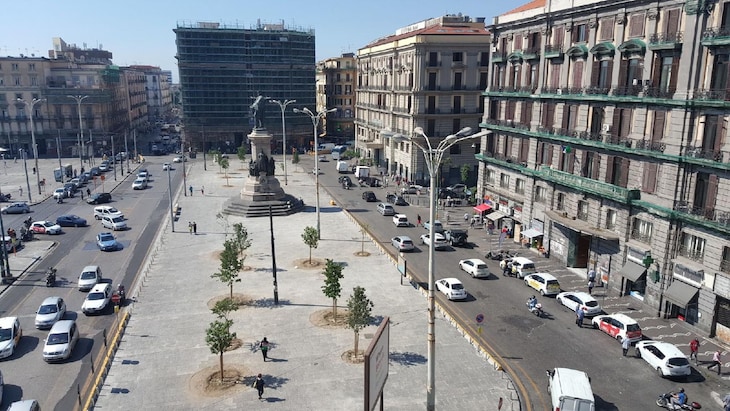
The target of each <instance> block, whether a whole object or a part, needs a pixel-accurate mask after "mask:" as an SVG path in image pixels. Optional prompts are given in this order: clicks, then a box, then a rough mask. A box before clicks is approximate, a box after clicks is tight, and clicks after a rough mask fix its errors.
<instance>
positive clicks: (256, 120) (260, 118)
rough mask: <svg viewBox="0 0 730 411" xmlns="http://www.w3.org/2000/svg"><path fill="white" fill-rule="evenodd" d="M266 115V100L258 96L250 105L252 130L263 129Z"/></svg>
mask: <svg viewBox="0 0 730 411" xmlns="http://www.w3.org/2000/svg"><path fill="white" fill-rule="evenodd" d="M265 114H266V99H265V97H264V96H262V95H261V94H259V95H258V96H257V97H256V100H254V102H253V104H251V116H252V117H253V128H254V129H257V128H259V129H263V128H265V127H264V115H265Z"/></svg>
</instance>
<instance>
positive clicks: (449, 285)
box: [436, 278, 467, 300]
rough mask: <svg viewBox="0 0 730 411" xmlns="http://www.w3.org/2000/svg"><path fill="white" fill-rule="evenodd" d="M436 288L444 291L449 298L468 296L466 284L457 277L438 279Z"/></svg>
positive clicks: (459, 298)
mask: <svg viewBox="0 0 730 411" xmlns="http://www.w3.org/2000/svg"><path fill="white" fill-rule="evenodd" d="M436 289H437V290H439V291H441V292H442V293H444V295H445V296H446V298H448V299H449V300H464V299H466V297H467V293H466V289H465V288H464V284H462V283H461V281H459V280H458V279H456V278H443V279H441V280H438V281H436Z"/></svg>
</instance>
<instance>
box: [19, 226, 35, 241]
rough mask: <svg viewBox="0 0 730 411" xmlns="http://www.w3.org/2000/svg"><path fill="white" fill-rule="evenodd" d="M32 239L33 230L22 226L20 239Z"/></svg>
mask: <svg viewBox="0 0 730 411" xmlns="http://www.w3.org/2000/svg"><path fill="white" fill-rule="evenodd" d="M32 240H33V231H30V230H28V229H27V228H25V227H22V228H21V229H20V241H32Z"/></svg>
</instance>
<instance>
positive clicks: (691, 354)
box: [689, 338, 700, 365]
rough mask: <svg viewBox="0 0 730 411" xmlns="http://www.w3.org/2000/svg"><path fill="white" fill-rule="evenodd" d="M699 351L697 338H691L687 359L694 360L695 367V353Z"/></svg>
mask: <svg viewBox="0 0 730 411" xmlns="http://www.w3.org/2000/svg"><path fill="white" fill-rule="evenodd" d="M699 350H700V340H698V339H697V338H693V339H692V341H690V342H689V359H690V360H692V357H694V359H695V365H697V353H698V352H699Z"/></svg>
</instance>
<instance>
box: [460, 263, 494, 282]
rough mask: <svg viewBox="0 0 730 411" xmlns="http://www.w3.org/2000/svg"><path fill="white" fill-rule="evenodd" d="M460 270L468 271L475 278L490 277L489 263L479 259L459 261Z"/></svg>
mask: <svg viewBox="0 0 730 411" xmlns="http://www.w3.org/2000/svg"><path fill="white" fill-rule="evenodd" d="M459 268H461V269H462V270H464V271H466V272H467V273H469V275H471V276H472V277H474V278H481V277H489V267H487V263H485V262H484V261H482V260H480V259H478V258H470V259H468V260H461V261H459Z"/></svg>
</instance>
